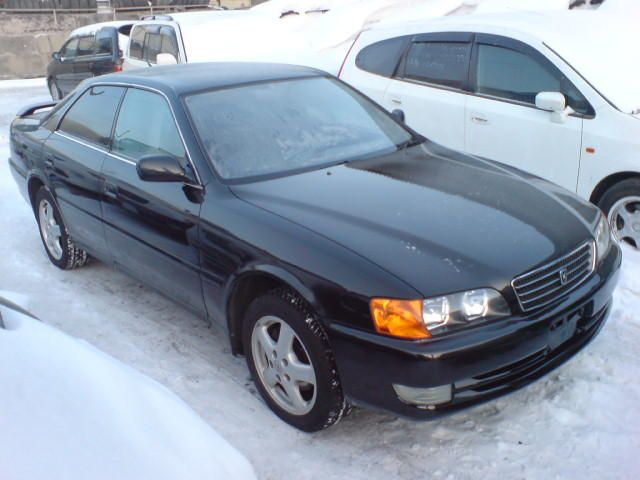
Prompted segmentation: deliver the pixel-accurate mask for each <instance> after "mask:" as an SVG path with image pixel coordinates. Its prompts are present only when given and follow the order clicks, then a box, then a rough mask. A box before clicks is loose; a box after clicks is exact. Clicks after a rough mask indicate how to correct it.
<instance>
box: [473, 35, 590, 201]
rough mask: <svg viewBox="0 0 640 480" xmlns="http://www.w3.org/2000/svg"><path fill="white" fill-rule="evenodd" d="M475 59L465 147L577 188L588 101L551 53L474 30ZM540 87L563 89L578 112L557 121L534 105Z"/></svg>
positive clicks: (561, 184)
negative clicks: (552, 60)
mask: <svg viewBox="0 0 640 480" xmlns="http://www.w3.org/2000/svg"><path fill="white" fill-rule="evenodd" d="M471 64H472V66H471V75H470V77H471V83H472V89H473V91H474V94H473V95H470V96H469V98H468V100H467V104H466V122H465V127H464V130H465V150H466V151H467V152H468V153H471V154H473V155H478V156H481V157H485V158H489V159H491V160H496V161H498V162H501V163H505V164H508V165H512V166H514V167H517V168H519V169H522V170H525V171H527V172H530V173H533V174H534V175H537V176H540V177H542V178H545V179H547V180H550V181H552V182H554V183H557V184H558V185H560V186H563V187H565V188H567V189H569V190H571V191H576V186H577V180H578V173H579V168H580V152H581V143H582V122H583V119H582V117H583V116H585V115H591V114H592V108H591V106H590V105H589V103H588V102H587V101H586V100H585V99H584V97H583V96H582V95H581V94H580V93H579V92H578V90H577V89H576V88H575V87H574V86H573V84H571V82H570V81H569V80H568V79H567V78H566V77H565V76H564V75H563V74H562V73H561V72H560V70H558V68H557V67H555V66H554V65H553V64H552V63H551V62H550V61H549V60H548V59H547V58H545V57H544V56H543V55H542V54H541V53H540V52H538V51H537V50H535V49H534V48H533V47H531V46H528V45H526V44H524V43H522V42H519V41H516V40H512V39H507V38H505V37H499V36H495V35H485V34H478V35H476V43H475V45H474V51H473V58H472V63H471ZM540 92H560V93H563V94H564V96H565V99H566V100H567V103H568V105H569V106H571V107H572V108H573V109H574V110H575V111H576V114H572V115H569V116H566V117H565V118H564V119H563V121H560V122H556V121H554V120H553V118H554V115H553V114H552V113H551V112H549V111H545V110H540V109H538V108H536V106H535V97H536V95H537V94H538V93H540Z"/></svg>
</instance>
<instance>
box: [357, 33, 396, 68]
mask: <svg viewBox="0 0 640 480" xmlns="http://www.w3.org/2000/svg"><path fill="white" fill-rule="evenodd" d="M406 44H407V37H397V38H391V39H389V40H383V41H382V42H377V43H374V44H373V45H369V46H368V47H365V48H363V49H362V50H361V51H360V53H358V56H357V57H356V66H357V67H358V68H360V69H361V70H365V71H367V72H370V73H375V74H378V75H382V76H385V77H391V76H393V74H394V73H395V70H396V67H397V66H398V62H399V61H400V56H401V55H402V52H403V51H404V48H405V45H406Z"/></svg>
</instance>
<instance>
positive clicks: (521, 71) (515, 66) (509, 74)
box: [477, 45, 561, 105]
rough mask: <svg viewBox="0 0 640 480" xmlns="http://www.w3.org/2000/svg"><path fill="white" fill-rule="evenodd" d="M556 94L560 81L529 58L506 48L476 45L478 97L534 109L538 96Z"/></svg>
mask: <svg viewBox="0 0 640 480" xmlns="http://www.w3.org/2000/svg"><path fill="white" fill-rule="evenodd" d="M560 90H561V89H560V78H558V77H557V76H555V75H554V74H553V72H550V71H549V70H548V69H547V68H545V67H544V66H543V65H541V64H540V63H538V62H537V61H536V60H534V59H533V58H531V57H530V56H529V55H526V54H524V53H520V52H516V51H515V50H511V49H508V48H502V47H495V46H491V45H479V47H478V73H477V91H478V93H485V94H488V95H493V96H496V97H502V98H507V99H510V100H517V101H519V102H524V103H530V104H532V105H534V104H535V100H536V95H537V94H538V93H540V92H559V91H560Z"/></svg>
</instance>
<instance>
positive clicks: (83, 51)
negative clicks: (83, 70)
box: [77, 35, 96, 57]
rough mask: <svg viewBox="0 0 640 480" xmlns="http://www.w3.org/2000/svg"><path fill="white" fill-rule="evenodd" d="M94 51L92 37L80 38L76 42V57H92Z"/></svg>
mask: <svg viewBox="0 0 640 480" xmlns="http://www.w3.org/2000/svg"><path fill="white" fill-rule="evenodd" d="M95 51H96V42H95V37H94V36H93V35H91V36H87V37H80V39H79V41H78V54H77V56H78V57H84V56H88V55H93V54H94V53H95Z"/></svg>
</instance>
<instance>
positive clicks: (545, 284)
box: [511, 241, 595, 312]
mask: <svg viewBox="0 0 640 480" xmlns="http://www.w3.org/2000/svg"><path fill="white" fill-rule="evenodd" d="M594 263H595V244H594V242H593V241H589V242H587V243H584V244H582V245H581V246H580V247H578V248H576V249H575V250H573V251H572V252H571V253H569V254H567V255H565V256H563V257H561V258H559V259H557V260H554V261H553V262H551V263H549V264H547V265H544V266H542V267H539V268H536V269H535V270H532V271H531V272H528V273H525V274H523V275H520V276H519V277H516V278H515V279H514V280H513V281H512V282H511V285H512V286H513V289H514V290H515V293H516V296H517V297H518V302H519V303H520V307H521V308H522V310H523V311H524V312H529V311H531V310H535V309H536V308H540V307H543V306H544V305H548V304H549V303H552V302H554V301H555V300H557V299H559V298H562V297H563V296H564V295H566V294H567V293H569V292H570V291H571V290H573V289H574V288H576V287H577V286H578V285H580V284H581V283H582V282H583V281H584V280H586V279H587V277H589V275H591V273H593V269H594Z"/></svg>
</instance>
